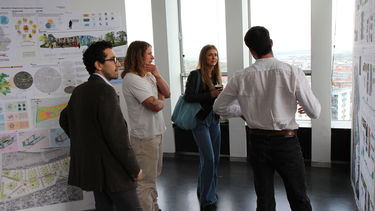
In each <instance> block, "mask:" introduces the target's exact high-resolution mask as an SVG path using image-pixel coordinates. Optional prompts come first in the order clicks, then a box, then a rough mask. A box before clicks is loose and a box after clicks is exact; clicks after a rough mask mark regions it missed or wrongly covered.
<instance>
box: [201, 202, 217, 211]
mask: <svg viewBox="0 0 375 211" xmlns="http://www.w3.org/2000/svg"><path fill="white" fill-rule="evenodd" d="M216 208H217V207H216V203H213V204H207V205H204V206H201V211H216Z"/></svg>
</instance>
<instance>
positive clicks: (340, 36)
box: [331, 0, 354, 127]
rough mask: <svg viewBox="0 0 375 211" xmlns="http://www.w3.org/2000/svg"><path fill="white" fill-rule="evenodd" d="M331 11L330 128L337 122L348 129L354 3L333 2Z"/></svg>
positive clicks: (350, 99)
mask: <svg viewBox="0 0 375 211" xmlns="http://www.w3.org/2000/svg"><path fill="white" fill-rule="evenodd" d="M333 9H334V11H333V27H334V29H333V47H334V48H333V70H332V98H331V105H332V127H335V125H342V124H340V122H338V121H347V123H348V124H347V127H350V121H349V120H351V111H352V107H351V105H352V48H353V34H354V1H342V0H335V1H334V4H333ZM338 127H340V126H338Z"/></svg>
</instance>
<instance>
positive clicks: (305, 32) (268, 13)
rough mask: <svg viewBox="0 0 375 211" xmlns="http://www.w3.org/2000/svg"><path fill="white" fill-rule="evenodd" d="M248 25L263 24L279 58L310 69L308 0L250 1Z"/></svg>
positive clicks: (309, 1) (309, 15)
mask: <svg viewBox="0 0 375 211" xmlns="http://www.w3.org/2000/svg"><path fill="white" fill-rule="evenodd" d="M250 12H251V13H250V14H251V19H250V20H251V26H264V27H266V28H267V29H268V30H269V31H270V37H271V39H272V40H273V48H272V49H273V53H274V54H275V57H276V58H278V59H279V60H281V61H285V62H287V63H289V64H293V65H296V66H298V67H300V68H301V69H303V70H311V0H282V1H280V0H250Z"/></svg>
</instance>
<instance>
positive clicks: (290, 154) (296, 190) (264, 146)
mask: <svg viewBox="0 0 375 211" xmlns="http://www.w3.org/2000/svg"><path fill="white" fill-rule="evenodd" d="M250 142H251V149H250V162H251V164H252V166H253V171H254V186H255V192H256V194H257V209H256V210H257V211H275V209H276V202H275V196H274V195H275V193H274V174H275V171H276V172H278V173H279V175H280V176H281V178H282V180H283V182H284V186H285V190H286V194H287V197H288V201H289V204H290V208H291V209H292V210H293V211H311V210H312V208H311V204H310V200H309V198H308V196H307V194H306V182H305V165H304V162H303V157H302V151H301V147H300V144H299V142H298V138H297V136H273V137H269V136H259V135H250Z"/></svg>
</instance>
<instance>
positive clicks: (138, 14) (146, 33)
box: [125, 0, 154, 46]
mask: <svg viewBox="0 0 375 211" xmlns="http://www.w3.org/2000/svg"><path fill="white" fill-rule="evenodd" d="M125 15H126V31H127V33H128V44H130V43H131V42H133V41H135V40H142V41H146V42H148V43H150V44H151V45H152V46H153V43H154V39H153V30H152V12H151V0H136V1H134V0H125Z"/></svg>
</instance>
